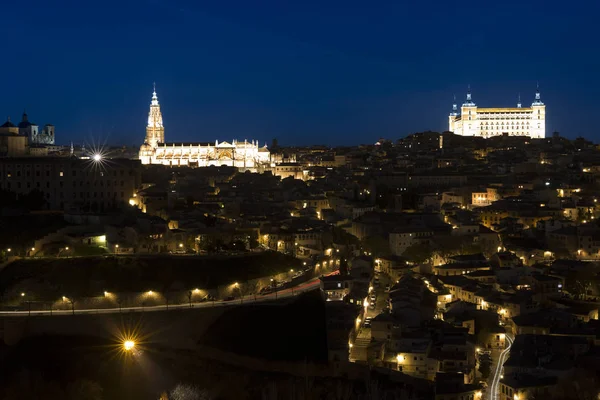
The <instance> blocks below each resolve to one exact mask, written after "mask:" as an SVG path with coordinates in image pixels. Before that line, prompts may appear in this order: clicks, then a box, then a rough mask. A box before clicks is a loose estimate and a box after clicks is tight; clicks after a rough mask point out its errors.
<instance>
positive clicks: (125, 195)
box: [0, 137, 142, 212]
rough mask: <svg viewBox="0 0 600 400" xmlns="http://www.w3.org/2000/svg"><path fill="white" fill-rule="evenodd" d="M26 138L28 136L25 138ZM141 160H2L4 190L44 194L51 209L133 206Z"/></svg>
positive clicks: (0, 183) (97, 209)
mask: <svg viewBox="0 0 600 400" xmlns="http://www.w3.org/2000/svg"><path fill="white" fill-rule="evenodd" d="M25 138H26V137H25ZM141 174H142V172H141V166H140V162H139V161H138V160H128V159H117V158H113V159H111V160H110V162H106V163H100V162H94V161H93V160H90V159H80V158H76V157H6V158H0V190H7V191H9V192H13V193H15V194H16V195H17V196H18V197H21V196H23V195H27V194H29V193H30V192H32V191H34V190H37V191H40V192H41V193H42V195H43V197H44V200H45V203H46V204H45V206H46V208H48V209H50V210H65V211H73V210H82V211H91V212H104V211H108V210H112V209H116V208H119V207H120V206H122V205H126V204H128V203H129V201H130V199H131V198H132V197H133V195H134V194H135V193H136V192H137V191H138V190H139V189H140V187H141V185H142V175H141Z"/></svg>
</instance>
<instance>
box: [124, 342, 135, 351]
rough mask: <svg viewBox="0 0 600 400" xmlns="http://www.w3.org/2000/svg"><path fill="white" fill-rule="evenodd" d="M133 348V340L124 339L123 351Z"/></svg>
mask: <svg viewBox="0 0 600 400" xmlns="http://www.w3.org/2000/svg"><path fill="white" fill-rule="evenodd" d="M134 348H135V342H134V341H133V340H126V341H124V342H123V349H124V350H125V351H131V350H133V349H134Z"/></svg>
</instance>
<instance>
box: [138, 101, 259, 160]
mask: <svg viewBox="0 0 600 400" xmlns="http://www.w3.org/2000/svg"><path fill="white" fill-rule="evenodd" d="M139 157H140V160H141V162H142V164H161V165H168V166H190V167H209V166H229V167H237V168H240V169H242V170H250V171H262V170H264V169H265V168H269V167H270V152H269V149H267V145H265V146H263V147H259V145H258V141H254V140H252V141H250V142H248V141H247V140H244V141H243V142H241V141H237V140H235V139H234V140H233V141H232V142H231V143H228V142H221V143H219V141H215V142H214V143H210V142H205V143H199V142H195V143H190V142H187V143H181V142H180V143H165V128H164V125H163V119H162V114H161V112H160V105H159V103H158V97H157V95H156V90H155V91H154V93H152V102H151V103H150V112H149V114H148V126H147V127H146V139H145V141H144V144H143V145H142V146H141V148H140V156H139Z"/></svg>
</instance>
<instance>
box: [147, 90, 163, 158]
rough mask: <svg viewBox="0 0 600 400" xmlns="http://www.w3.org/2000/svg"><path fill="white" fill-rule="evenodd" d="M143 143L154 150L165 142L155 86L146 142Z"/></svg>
mask: <svg viewBox="0 0 600 400" xmlns="http://www.w3.org/2000/svg"><path fill="white" fill-rule="evenodd" d="M144 142H145V143H146V144H148V145H149V146H150V147H152V148H156V147H157V144H158V143H164V142H165V128H164V126H163V119H162V114H161V112H160V105H159V104H158V96H156V84H154V91H153V92H152V102H151V103H150V112H149V113H148V125H147V126H146V140H145V141H144Z"/></svg>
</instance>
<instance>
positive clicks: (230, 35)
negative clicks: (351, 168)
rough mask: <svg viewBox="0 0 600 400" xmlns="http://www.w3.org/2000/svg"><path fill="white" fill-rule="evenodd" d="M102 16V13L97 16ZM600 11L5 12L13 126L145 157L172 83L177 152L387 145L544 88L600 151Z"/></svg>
mask: <svg viewBox="0 0 600 400" xmlns="http://www.w3.org/2000/svg"><path fill="white" fill-rule="evenodd" d="M88 3H89V4H88ZM598 15H600V2H599V1H597V0H583V1H573V2H569V3H565V2H564V1H556V0H544V1H535V2H534V1H526V0H524V1H512V0H509V1H493V2H488V1H475V2H454V1H432V0H429V1H428V0H423V1H410V2H409V1H406V2H405V1H398V0H396V1H387V0H380V1H372V2H367V1H364V0H362V1H358V0H345V1H338V0H290V1H284V0H268V1H267V0H265V1H260V0H252V1H249V0H219V1H207V0H196V1H194V0H186V1H183V0H154V1H153V0H149V1H139V0H122V1H120V2H116V1H113V0H107V1H104V2H88V1H43V0H30V1H28V0H23V1H10V2H8V1H7V2H3V4H2V22H1V23H0V47H1V49H2V53H3V60H2V64H1V66H0V76H1V77H2V82H3V85H2V96H0V115H2V114H3V116H2V119H4V116H5V115H10V116H11V117H12V119H13V121H14V120H20V117H21V113H22V111H23V109H27V112H28V114H29V117H30V119H31V120H33V121H34V122H36V123H38V124H39V125H43V124H45V123H53V124H54V125H56V132H57V138H58V141H59V142H61V143H68V142H69V141H71V140H72V141H74V142H75V143H81V142H83V141H87V142H89V141H90V140H94V141H104V140H108V142H109V143H111V144H136V145H137V144H140V143H141V142H142V141H143V137H144V134H145V124H146V118H147V113H148V105H149V102H150V97H151V93H152V82H153V81H156V86H157V92H158V96H159V100H160V102H161V106H162V111H163V117H164V122H165V134H166V138H167V141H175V140H182V141H183V140H190V141H213V140H215V139H218V140H227V141H229V140H231V139H233V138H236V139H240V140H243V139H245V138H247V139H252V138H254V139H259V140H260V141H261V144H262V143H263V142H265V141H268V142H269V143H270V141H271V139H272V138H274V137H277V138H278V140H279V142H280V143H281V144H283V145H292V144H311V143H315V144H316V143H319V144H330V145H336V144H357V143H372V142H374V141H376V140H377V139H378V138H379V137H387V138H391V139H398V138H400V137H403V136H405V135H407V134H409V133H413V132H417V131H423V130H437V131H441V130H445V129H447V115H448V112H449V111H450V109H451V104H452V96H453V94H456V96H457V99H458V100H459V102H460V101H462V100H463V99H464V95H465V91H466V87H467V85H468V84H470V85H471V87H472V92H473V99H474V101H475V102H476V103H477V104H478V105H480V106H488V107H492V106H514V105H515V104H516V100H517V95H518V93H521V97H522V100H523V103H524V105H526V104H528V103H530V102H531V101H532V99H533V96H534V91H535V86H536V82H537V81H539V83H540V90H541V93H542V100H543V101H544V102H545V103H546V105H547V112H548V120H547V135H549V134H550V133H551V132H552V131H554V130H558V131H560V132H561V134H563V135H565V136H567V137H576V136H578V135H583V136H586V137H589V138H591V139H594V140H600V133H599V132H598V129H597V124H596V123H595V122H596V121H597V119H598V115H600V113H599V112H598V108H599V106H600V100H599V99H600V96H599V92H600V83H599V78H598V74H599V73H600V46H599V40H600V33H599V31H598V28H597V26H596V25H597V24H598Z"/></svg>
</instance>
